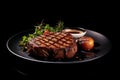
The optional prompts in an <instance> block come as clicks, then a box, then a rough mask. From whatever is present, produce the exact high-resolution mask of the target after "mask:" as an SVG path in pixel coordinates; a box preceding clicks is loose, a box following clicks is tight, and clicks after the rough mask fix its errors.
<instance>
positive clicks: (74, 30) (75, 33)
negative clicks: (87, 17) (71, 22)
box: [63, 27, 87, 38]
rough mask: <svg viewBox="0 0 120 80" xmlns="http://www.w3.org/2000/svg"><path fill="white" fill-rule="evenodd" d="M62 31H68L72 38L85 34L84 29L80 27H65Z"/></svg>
mask: <svg viewBox="0 0 120 80" xmlns="http://www.w3.org/2000/svg"><path fill="white" fill-rule="evenodd" d="M63 32H66V33H70V34H71V35H72V36H73V37H74V38H80V37H82V36H84V35H85V34H86V32H87V31H86V30H85V29H84V28H80V27H74V28H73V27H72V28H66V29H64V30H63Z"/></svg>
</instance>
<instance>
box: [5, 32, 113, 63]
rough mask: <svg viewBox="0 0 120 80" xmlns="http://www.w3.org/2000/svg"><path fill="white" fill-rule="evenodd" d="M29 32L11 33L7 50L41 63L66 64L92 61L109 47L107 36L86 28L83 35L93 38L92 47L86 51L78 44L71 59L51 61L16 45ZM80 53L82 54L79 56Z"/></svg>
mask: <svg viewBox="0 0 120 80" xmlns="http://www.w3.org/2000/svg"><path fill="white" fill-rule="evenodd" d="M29 33H33V30H28V31H24V32H20V33H18V34H16V35H13V36H12V37H11V38H9V40H8V41H7V43H6V46H7V48H8V50H9V51H10V52H11V53H12V54H14V55H16V56H18V57H20V58H22V59H25V60H30V61H35V62H42V63H61V64H64V63H65V64H66V63H81V62H88V61H92V60H95V59H98V58H100V57H102V56H104V55H105V54H106V53H108V52H109V51H110V49H111V44H110V41H109V40H108V38H107V37H105V36H104V35H102V34H100V33H98V32H96V31H92V30H87V33H86V35H85V36H90V37H92V38H94V40H95V46H94V49H93V50H91V51H89V52H87V51H83V50H81V49H80V47H79V45H78V52H77V55H76V57H75V58H73V59H71V60H67V61H51V60H49V59H48V60H44V59H40V58H39V59H37V58H35V57H32V56H30V55H29V53H26V52H24V51H23V50H22V49H21V47H20V46H19V45H18V44H19V41H20V39H21V37H22V36H23V35H28V34H29ZM81 55H82V56H81Z"/></svg>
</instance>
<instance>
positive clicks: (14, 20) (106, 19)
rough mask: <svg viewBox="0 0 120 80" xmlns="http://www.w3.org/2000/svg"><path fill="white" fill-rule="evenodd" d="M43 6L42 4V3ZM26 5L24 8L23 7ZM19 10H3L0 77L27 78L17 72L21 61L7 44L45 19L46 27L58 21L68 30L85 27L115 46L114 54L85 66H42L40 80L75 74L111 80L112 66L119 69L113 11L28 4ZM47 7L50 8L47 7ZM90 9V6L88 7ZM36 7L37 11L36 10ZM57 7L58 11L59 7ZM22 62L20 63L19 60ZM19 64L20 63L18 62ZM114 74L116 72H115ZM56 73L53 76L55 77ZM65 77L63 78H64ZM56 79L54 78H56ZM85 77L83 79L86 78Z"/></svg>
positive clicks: (97, 8) (12, 7) (94, 7)
mask: <svg viewBox="0 0 120 80" xmlns="http://www.w3.org/2000/svg"><path fill="white" fill-rule="evenodd" d="M41 4H42V3H41ZM23 5H24V6H23ZM23 5H20V4H19V6H18V4H14V5H11V6H8V7H7V8H4V9H3V11H2V13H3V14H2V15H1V17H2V24H3V26H1V29H0V30H1V36H2V39H1V44H2V48H1V50H0V51H1V53H0V62H1V63H2V64H1V66H0V67H1V68H0V70H1V71H0V73H1V74H2V75H3V76H9V75H10V78H11V77H15V76H16V77H19V76H24V75H23V74H21V72H20V73H19V72H17V71H16V69H15V68H14V66H15V64H16V62H17V60H18V58H16V57H15V56H13V55H12V54H11V53H10V52H9V51H8V50H7V48H6V42H7V40H8V39H9V38H10V37H11V36H12V35H14V34H16V33H18V32H21V31H23V30H27V29H33V28H34V25H36V24H38V23H40V22H41V20H43V19H44V21H45V22H46V23H49V24H51V25H54V24H55V23H56V22H57V21H58V20H62V21H64V25H65V26H67V27H77V26H80V27H83V28H86V29H90V30H94V31H97V32H99V33H101V34H103V35H105V36H106V37H107V38H108V39H109V40H110V41H111V44H112V49H111V51H110V52H109V53H108V54H106V55H105V56H103V57H102V58H100V59H97V60H94V61H91V62H87V63H82V64H70V65H52V64H42V65H41V67H40V69H41V74H40V75H42V76H41V77H43V75H46V74H48V75H50V74H53V75H55V76H58V77H60V76H61V77H60V78H62V77H67V75H66V74H68V75H69V77H72V76H73V74H74V75H75V77H76V78H77V77H79V78H80V77H83V76H85V77H99V76H101V77H104V76H107V77H110V76H111V75H113V74H114V73H113V72H115V71H116V69H115V68H114V67H112V66H113V65H116V64H115V63H116V61H115V60H116V58H115V54H116V52H115V51H114V50H113V49H114V47H113V46H114V38H113V37H114V36H113V35H114V34H113V33H112V32H114V30H115V28H116V27H114V30H113V27H111V26H112V25H113V20H112V19H113V15H112V14H110V13H111V7H104V6H100V5H99V6H98V4H96V5H92V4H91V5H88V6H85V5H84V6H82V7H81V6H79V5H80V4H79V5H78V4H76V5H78V6H74V7H73V5H71V6H70V5H69V6H70V7H69V6H68V5H65V6H64V7H61V5H62V4H61V5H60V6H59V5H53V7H49V6H47V7H46V8H45V7H44V6H45V5H42V6H34V5H33V4H28V6H25V4H23ZM46 5H47V4H46ZM86 5H87V4H86ZM33 6H34V8H33ZM56 6H57V7H56ZM18 61H19V60H18ZM17 63H19V62H17ZM112 71H113V72H112ZM52 72H53V73H52ZM61 73H63V74H61ZM53 77H54V76H53ZM85 77H84V78H85Z"/></svg>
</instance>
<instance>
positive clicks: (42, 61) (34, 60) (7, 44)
mask: <svg viewBox="0 0 120 80" xmlns="http://www.w3.org/2000/svg"><path fill="white" fill-rule="evenodd" d="M79 28H81V27H79ZM32 30H33V29H29V30H25V31H21V32H19V33H16V34H15V35H13V36H11V37H10V38H9V39H8V40H7V42H6V47H7V49H8V51H10V53H12V54H13V55H15V56H16V57H18V58H22V59H25V60H28V61H33V62H38V63H39V62H41V63H53V64H74V63H83V62H89V61H93V60H96V59H99V58H101V57H102V56H104V55H106V54H107V53H105V54H103V55H100V56H96V57H93V58H89V59H85V60H80V61H65V62H64V61H45V60H37V59H30V58H27V57H24V56H21V55H19V54H17V53H15V52H14V51H12V50H11V49H10V47H9V41H10V40H11V39H13V38H14V37H16V36H17V35H19V34H21V33H24V32H28V31H32ZM86 30H89V31H93V30H90V29H86ZM94 32H96V31H94ZM97 33H98V34H100V35H103V34H101V33H99V32H97ZM103 36H104V37H105V38H106V39H107V40H108V41H109V43H111V42H110V40H109V39H108V38H107V37H106V36H105V35H103ZM110 45H111V44H110ZM110 48H111V47H110Z"/></svg>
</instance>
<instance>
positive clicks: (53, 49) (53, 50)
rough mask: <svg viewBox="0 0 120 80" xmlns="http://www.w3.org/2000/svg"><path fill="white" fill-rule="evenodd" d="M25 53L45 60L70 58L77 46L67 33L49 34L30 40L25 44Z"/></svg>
mask: <svg viewBox="0 0 120 80" xmlns="http://www.w3.org/2000/svg"><path fill="white" fill-rule="evenodd" d="M27 51H28V52H32V53H33V54H35V55H37V56H41V57H47V58H48V57H49V58H50V57H51V58H54V59H64V58H72V57H73V56H74V55H75V53H76V52H77V44H76V42H75V40H74V38H73V37H72V35H71V34H69V33H63V32H57V33H53V32H50V33H49V34H48V35H41V36H37V37H35V38H33V39H31V40H30V41H29V43H28V44H27Z"/></svg>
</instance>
